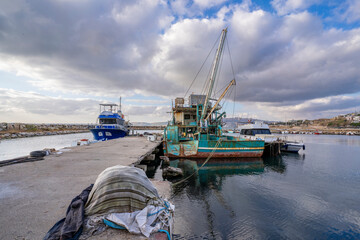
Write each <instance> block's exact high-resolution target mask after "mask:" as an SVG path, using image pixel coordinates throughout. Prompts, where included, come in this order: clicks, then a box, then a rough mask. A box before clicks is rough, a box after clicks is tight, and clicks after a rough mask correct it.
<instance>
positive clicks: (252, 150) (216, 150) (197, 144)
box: [164, 140, 264, 158]
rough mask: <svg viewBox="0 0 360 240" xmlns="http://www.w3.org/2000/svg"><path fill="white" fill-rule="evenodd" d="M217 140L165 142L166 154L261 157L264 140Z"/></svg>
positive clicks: (192, 156)
mask: <svg viewBox="0 0 360 240" xmlns="http://www.w3.org/2000/svg"><path fill="white" fill-rule="evenodd" d="M216 144H217V141H206V140H200V141H198V140H193V141H187V142H180V143H171V142H164V149H165V152H164V154H165V156H167V157H169V158H207V157H209V156H210V155H211V157H212V158H243V157H261V156H262V154H263V152H264V141H248V140H244V141H222V142H221V143H220V144H219V145H216Z"/></svg>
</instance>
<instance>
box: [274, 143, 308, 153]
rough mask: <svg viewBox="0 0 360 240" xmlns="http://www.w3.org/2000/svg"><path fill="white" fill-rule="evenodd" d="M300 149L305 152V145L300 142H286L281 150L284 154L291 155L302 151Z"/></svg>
mask: <svg viewBox="0 0 360 240" xmlns="http://www.w3.org/2000/svg"><path fill="white" fill-rule="evenodd" d="M300 149H303V150H305V144H303V143H299V142H285V144H284V145H282V146H281V148H280V150H281V151H282V152H291V153H297V152H299V151H300Z"/></svg>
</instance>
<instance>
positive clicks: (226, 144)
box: [164, 29, 264, 158]
mask: <svg viewBox="0 0 360 240" xmlns="http://www.w3.org/2000/svg"><path fill="white" fill-rule="evenodd" d="M226 34H227V29H223V31H222V33H221V37H220V42H219V45H218V48H217V51H216V55H215V59H214V62H213V65H212V68H211V74H210V78H209V80H208V84H207V86H208V89H207V94H206V95H196V94H191V95H190V96H189V99H188V104H185V99H184V98H176V99H175V106H173V108H172V114H173V117H172V120H171V121H170V122H169V124H168V126H167V127H166V128H165V130H164V154H165V156H168V157H170V158H208V157H209V156H210V157H213V158H239V157H261V156H262V154H263V151H264V141H263V140H247V139H243V138H240V137H234V136H225V135H223V132H222V119H223V118H224V117H226V113H225V112H221V106H220V104H219V103H220V101H221V100H222V99H223V98H224V96H225V95H226V93H227V92H228V90H229V89H230V88H231V87H232V86H234V85H235V84H236V82H235V79H233V80H232V81H231V82H230V83H229V84H228V86H227V87H226V88H225V90H224V92H223V93H222V94H221V96H220V97H219V98H218V99H213V98H212V94H213V88H214V82H215V79H216V74H217V70H218V68H219V62H220V58H221V54H222V50H223V48H224V42H225V38H226Z"/></svg>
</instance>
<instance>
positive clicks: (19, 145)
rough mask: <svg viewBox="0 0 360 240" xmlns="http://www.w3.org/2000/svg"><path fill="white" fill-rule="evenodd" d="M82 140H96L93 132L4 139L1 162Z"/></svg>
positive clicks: (0, 142) (149, 131) (1, 147)
mask: <svg viewBox="0 0 360 240" xmlns="http://www.w3.org/2000/svg"><path fill="white" fill-rule="evenodd" d="M146 132H148V133H160V132H161V131H160V130H135V131H134V134H144V133H146ZM81 139H88V140H90V141H93V140H94V137H93V135H92V134H91V132H85V133H74V134H64V135H50V136H38V137H28V138H15V139H3V140H1V141H0V161H3V160H9V159H13V158H17V157H23V156H27V155H29V153H30V152H31V151H35V150H43V149H44V148H55V149H56V150H59V149H61V148H65V147H72V146H75V145H76V144H77V142H78V141H79V140H81Z"/></svg>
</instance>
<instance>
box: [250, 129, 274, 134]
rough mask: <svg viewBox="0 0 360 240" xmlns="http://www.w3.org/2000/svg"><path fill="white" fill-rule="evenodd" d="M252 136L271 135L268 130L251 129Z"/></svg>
mask: <svg viewBox="0 0 360 240" xmlns="http://www.w3.org/2000/svg"><path fill="white" fill-rule="evenodd" d="M252 131H253V135H256V134H271V132H270V130H269V129H253V130H252Z"/></svg>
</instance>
